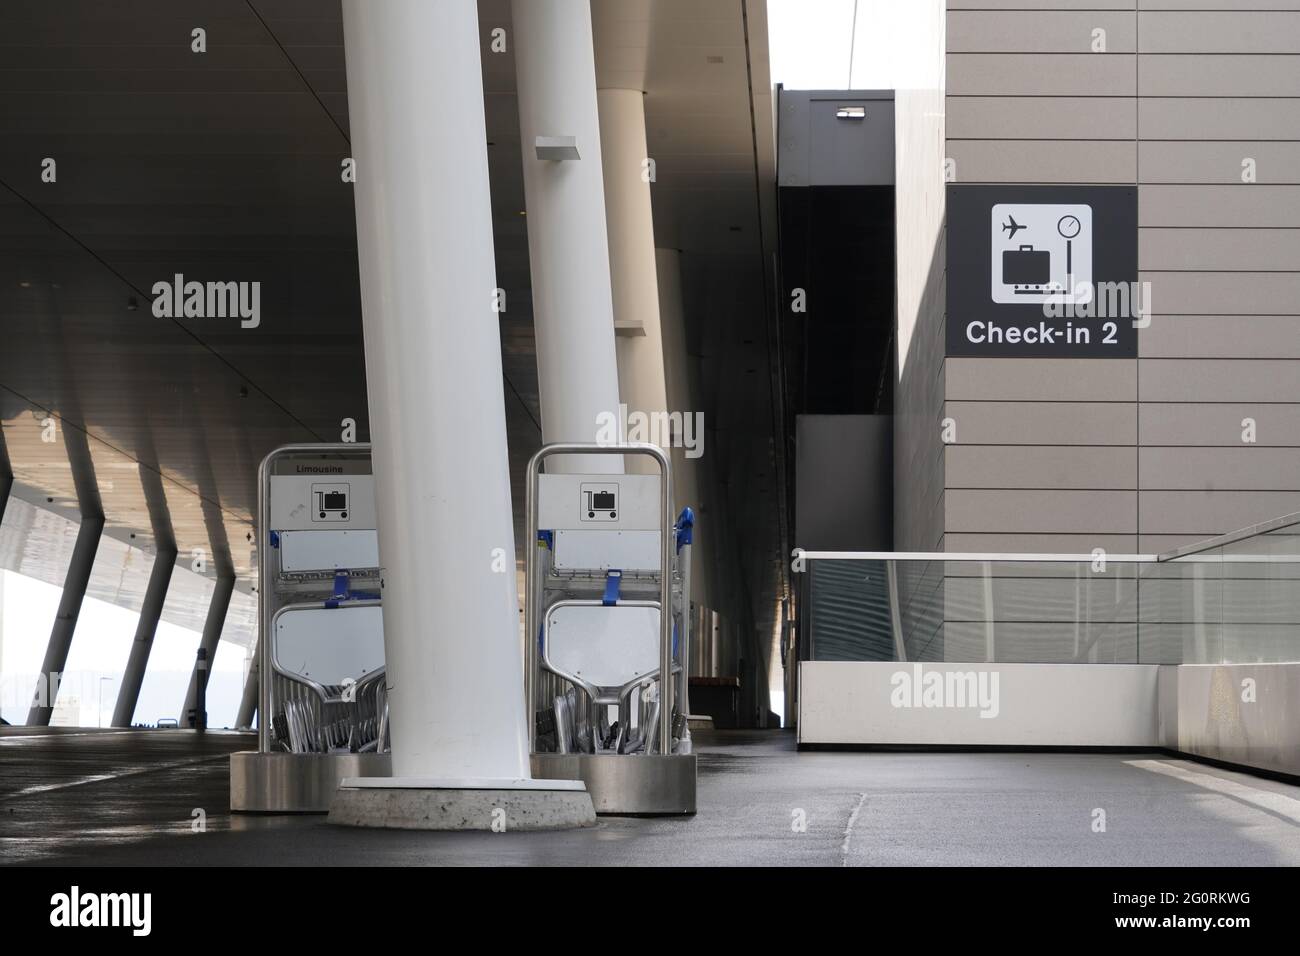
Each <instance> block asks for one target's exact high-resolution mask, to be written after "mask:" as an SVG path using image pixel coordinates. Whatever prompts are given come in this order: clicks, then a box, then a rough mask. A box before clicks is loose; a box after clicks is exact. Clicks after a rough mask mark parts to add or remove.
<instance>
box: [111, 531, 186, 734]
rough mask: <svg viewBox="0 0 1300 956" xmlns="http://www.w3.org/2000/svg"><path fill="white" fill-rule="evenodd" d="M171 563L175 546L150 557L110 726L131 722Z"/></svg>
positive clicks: (125, 725)
mask: <svg viewBox="0 0 1300 956" xmlns="http://www.w3.org/2000/svg"><path fill="white" fill-rule="evenodd" d="M175 566H176V549H175V548H159V549H158V554H157V556H156V557H155V558H154V559H153V570H152V571H150V572H149V586H148V587H147V588H146V589H145V592H144V603H143V604H142V605H141V606H140V619H139V621H138V623H137V624H136V626H135V640H134V641H132V642H131V653H130V655H129V656H128V657H127V661H126V670H124V671H123V672H122V683H121V687H120V689H119V690H118V692H117V704H116V705H115V706H114V707H113V726H114V727H130V726H131V718H132V717H133V716H134V715H135V704H136V701H137V700H138V699H139V697H140V686H141V685H142V684H143V683H144V672H145V669H146V668H147V667H148V666H149V652H150V651H152V650H153V638H154V635H155V634H156V633H157V632H158V621H159V619H160V618H161V617H162V609H163V604H164V603H165V602H166V601H167V587H168V585H170V584H171V579H172V569H173V568H174V567H175Z"/></svg>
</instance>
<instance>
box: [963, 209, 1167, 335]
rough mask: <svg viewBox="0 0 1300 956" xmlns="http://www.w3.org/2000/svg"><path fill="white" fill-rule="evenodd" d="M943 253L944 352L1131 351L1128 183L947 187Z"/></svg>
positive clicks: (1137, 317) (1133, 276)
mask: <svg viewBox="0 0 1300 956" xmlns="http://www.w3.org/2000/svg"><path fill="white" fill-rule="evenodd" d="M947 255H948V261H947V267H948V268H947V276H948V286H947V289H948V294H947V308H948V316H947V329H948V332H947V345H948V355H951V356H990V357H999V358H1006V357H1044V356H1052V357H1061V358H1066V357H1074V358H1131V357H1133V356H1135V355H1136V354H1137V343H1136V337H1135V333H1136V331H1137V329H1138V327H1141V326H1142V325H1144V324H1145V321H1144V317H1143V315H1142V309H1143V307H1144V306H1145V305H1147V302H1148V300H1147V299H1145V298H1143V296H1142V294H1141V293H1142V289H1141V288H1140V287H1139V286H1138V285H1137V192H1136V190H1135V189H1133V188H1132V187H1127V186H976V185H970V186H967V185H957V184H954V185H950V186H949V187H948V252H947ZM1135 321H1136V323H1137V325H1136V326H1135V324H1134V323H1135Z"/></svg>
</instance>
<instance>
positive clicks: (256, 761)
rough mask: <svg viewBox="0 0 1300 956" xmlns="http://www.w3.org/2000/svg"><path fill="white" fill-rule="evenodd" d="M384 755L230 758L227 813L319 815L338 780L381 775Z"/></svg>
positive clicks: (387, 759)
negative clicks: (228, 811) (228, 809)
mask: <svg viewBox="0 0 1300 956" xmlns="http://www.w3.org/2000/svg"><path fill="white" fill-rule="evenodd" d="M391 772H392V758H391V756H390V755H389V754H374V753H366V754H290V753H265V754H264V753H254V752H247V751H246V752H242V753H235V754H231V755H230V809H231V810H232V811H234V812H236V813H325V812H327V811H328V810H329V808H330V801H332V800H333V799H334V793H335V791H337V790H338V788H339V781H340V780H342V779H343V778H344V777H387V776H389V774H391Z"/></svg>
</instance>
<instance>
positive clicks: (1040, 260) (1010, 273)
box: [1002, 246, 1052, 286]
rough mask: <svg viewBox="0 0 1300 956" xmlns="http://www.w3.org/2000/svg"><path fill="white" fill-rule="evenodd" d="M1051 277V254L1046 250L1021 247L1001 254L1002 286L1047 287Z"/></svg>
mask: <svg viewBox="0 0 1300 956" xmlns="http://www.w3.org/2000/svg"><path fill="white" fill-rule="evenodd" d="M1051 277H1052V254H1051V253H1050V252H1048V251H1047V250H1046V249H1035V248H1034V247H1033V246H1021V247H1020V248H1019V249H1007V250H1005V251H1003V253H1002V282H1003V284H1004V285H1020V286H1024V285H1035V286H1042V285H1047V283H1048V282H1049V281H1050V280H1051Z"/></svg>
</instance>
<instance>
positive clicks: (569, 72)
mask: <svg viewBox="0 0 1300 956" xmlns="http://www.w3.org/2000/svg"><path fill="white" fill-rule="evenodd" d="M510 9H511V14H512V18H513V21H514V44H515V47H514V49H515V76H516V88H517V89H518V96H519V135H520V143H521V146H522V149H523V164H524V202H525V206H526V207H527V213H528V259H529V266H530V269H531V273H532V295H533V324H534V328H535V332H536V338H537V382H538V391H539V394H540V399H541V409H542V440H543V441H544V442H546V443H547V444H551V443H554V442H591V441H597V440H599V439H600V438H601V436H600V435H599V434H598V429H599V428H600V423H601V422H602V421H603V420H605V419H604V418H603V417H602V416H612V418H609V419H608V420H609V421H611V422H616V421H617V416H618V363H617V358H616V354H615V348H614V306H613V298H612V293H611V291H610V272H609V240H608V238H607V232H606V222H605V187H604V178H603V170H602V166H601V142H600V120H599V118H598V115H597V106H596V62H595V52H594V50H593V48H592V36H591V6H590V3H589V2H588V0H513V3H512V4H511V7H510ZM539 138H540V140H541V141H540V142H539ZM557 138H558V139H559V140H561V141H563V142H566V143H568V142H570V141H571V144H572V145H571V148H568V149H563V150H560V149H555V148H548V145H547V144H549V143H551V142H553V141H554V140H555V139H557ZM613 437H615V438H616V437H617V435H615V436H613ZM547 468H548V470H549V471H553V472H569V473H575V472H582V473H606V474H610V473H618V472H621V471H622V470H623V463H622V457H621V456H617V455H587V456H579V455H574V456H567V457H562V458H552V459H551V460H550V461H549V462H548V463H547Z"/></svg>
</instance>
